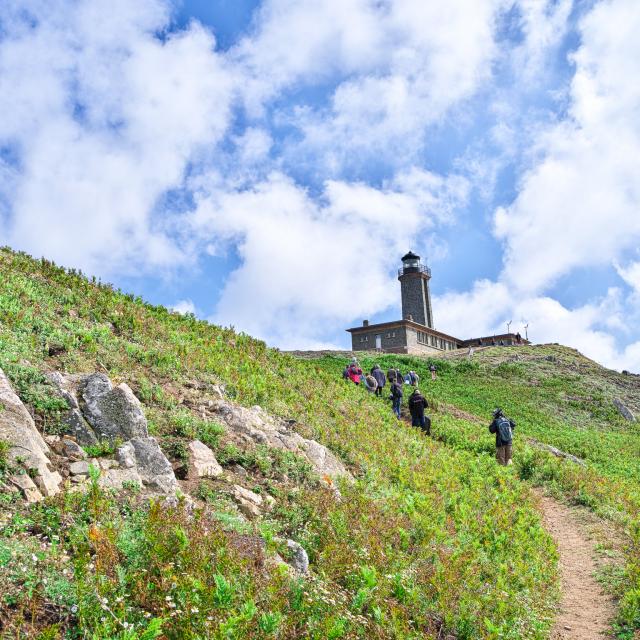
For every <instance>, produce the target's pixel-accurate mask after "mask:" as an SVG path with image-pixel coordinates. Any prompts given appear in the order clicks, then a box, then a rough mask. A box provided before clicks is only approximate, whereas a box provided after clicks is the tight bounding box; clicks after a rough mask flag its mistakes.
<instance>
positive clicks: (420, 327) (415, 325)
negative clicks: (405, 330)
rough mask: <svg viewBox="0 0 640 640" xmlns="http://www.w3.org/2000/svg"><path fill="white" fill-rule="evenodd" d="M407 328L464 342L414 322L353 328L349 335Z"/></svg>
mask: <svg viewBox="0 0 640 640" xmlns="http://www.w3.org/2000/svg"><path fill="white" fill-rule="evenodd" d="M399 326H406V327H411V328H412V329H416V330H417V331H423V332H424V333H429V334H432V335H434V336H437V337H439V338H445V339H446V340H453V342H456V343H457V342H463V341H462V340H460V339H459V338H454V337H453V336H450V335H448V334H446V333H442V331H437V330H436V329H432V328H431V327H427V326H425V325H424V324H420V323H419V322H414V321H413V320H394V321H392V322H381V323H379V324H369V325H367V326H366V327H365V326H361V327H352V328H351V329H347V331H348V332H349V333H362V332H365V331H366V332H369V331H375V330H378V329H379V330H384V329H391V328H393V327H399Z"/></svg>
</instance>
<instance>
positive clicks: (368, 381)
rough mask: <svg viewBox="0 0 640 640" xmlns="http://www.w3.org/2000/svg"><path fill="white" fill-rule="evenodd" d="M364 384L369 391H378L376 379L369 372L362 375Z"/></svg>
mask: <svg viewBox="0 0 640 640" xmlns="http://www.w3.org/2000/svg"><path fill="white" fill-rule="evenodd" d="M364 386H365V387H366V389H367V391H368V392H369V393H376V392H377V391H378V381H377V380H376V379H375V377H374V376H372V375H371V374H369V375H367V376H365V377H364Z"/></svg>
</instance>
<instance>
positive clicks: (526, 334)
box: [524, 322, 529, 340]
mask: <svg viewBox="0 0 640 640" xmlns="http://www.w3.org/2000/svg"><path fill="white" fill-rule="evenodd" d="M528 328H529V323H528V322H527V324H525V325H524V339H525V340H529V332H528V331H527V329H528Z"/></svg>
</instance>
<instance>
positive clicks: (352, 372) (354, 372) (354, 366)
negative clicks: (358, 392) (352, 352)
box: [349, 358, 362, 384]
mask: <svg viewBox="0 0 640 640" xmlns="http://www.w3.org/2000/svg"><path fill="white" fill-rule="evenodd" d="M349 380H351V382H353V383H354V384H360V382H361V380H362V369H361V368H360V365H359V364H358V361H357V360H356V359H355V358H354V359H353V360H352V361H351V364H350V365H349Z"/></svg>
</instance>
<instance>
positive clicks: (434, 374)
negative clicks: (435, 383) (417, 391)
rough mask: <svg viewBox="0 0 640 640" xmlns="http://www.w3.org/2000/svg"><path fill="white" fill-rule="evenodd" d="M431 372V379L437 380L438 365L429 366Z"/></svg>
mask: <svg viewBox="0 0 640 640" xmlns="http://www.w3.org/2000/svg"><path fill="white" fill-rule="evenodd" d="M429 371H431V379H432V380H435V379H436V377H437V376H436V365H435V364H430V365H429Z"/></svg>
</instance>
